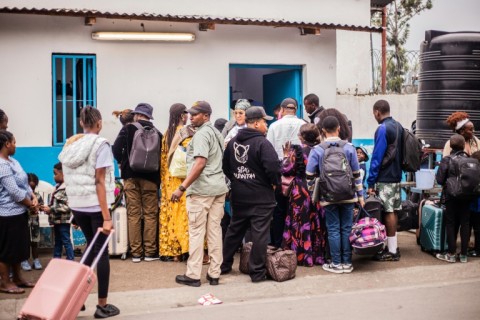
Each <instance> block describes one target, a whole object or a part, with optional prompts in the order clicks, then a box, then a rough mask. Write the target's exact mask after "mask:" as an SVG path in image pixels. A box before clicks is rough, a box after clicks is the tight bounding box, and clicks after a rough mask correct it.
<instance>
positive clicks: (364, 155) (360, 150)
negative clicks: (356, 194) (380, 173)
mask: <svg viewBox="0 0 480 320" xmlns="http://www.w3.org/2000/svg"><path fill="white" fill-rule="evenodd" d="M355 150H356V151H357V159H358V165H359V166H360V176H361V177H362V185H363V189H364V190H365V189H366V188H365V180H366V179H367V175H366V172H367V165H366V164H365V163H366V162H367V161H368V159H369V157H368V151H367V149H365V147H361V146H360V147H356V148H355Z"/></svg>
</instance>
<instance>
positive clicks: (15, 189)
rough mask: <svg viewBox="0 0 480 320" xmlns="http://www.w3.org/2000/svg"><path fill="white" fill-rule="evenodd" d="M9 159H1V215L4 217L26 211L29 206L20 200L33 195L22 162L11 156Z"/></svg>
mask: <svg viewBox="0 0 480 320" xmlns="http://www.w3.org/2000/svg"><path fill="white" fill-rule="evenodd" d="M9 160H10V161H7V160H4V159H0V216H2V217H10V216H15V215H20V214H23V213H25V212H26V211H27V207H26V206H25V205H23V204H21V203H19V202H20V201H22V200H23V199H25V198H27V197H31V194H32V189H31V188H30V186H29V184H28V177H27V174H26V173H25V171H23V169H22V166H21V165H20V163H19V162H18V161H17V160H15V159H13V158H11V157H9Z"/></svg>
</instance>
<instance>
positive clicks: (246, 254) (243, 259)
mask: <svg viewBox="0 0 480 320" xmlns="http://www.w3.org/2000/svg"><path fill="white" fill-rule="evenodd" d="M252 245H253V243H252V242H247V243H244V244H243V247H242V252H241V253H240V264H239V265H238V268H239V269H240V272H241V273H244V274H248V260H250V251H252Z"/></svg>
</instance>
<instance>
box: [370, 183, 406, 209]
mask: <svg viewBox="0 0 480 320" xmlns="http://www.w3.org/2000/svg"><path fill="white" fill-rule="evenodd" d="M376 187H377V192H378V197H379V198H380V199H381V200H382V201H383V210H384V211H385V212H394V211H398V210H401V209H402V199H401V197H400V183H399V182H396V183H384V182H377V184H376Z"/></svg>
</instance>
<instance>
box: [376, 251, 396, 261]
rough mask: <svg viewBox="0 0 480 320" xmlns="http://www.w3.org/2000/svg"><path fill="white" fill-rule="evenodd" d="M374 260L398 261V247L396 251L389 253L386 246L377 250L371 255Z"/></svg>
mask: <svg viewBox="0 0 480 320" xmlns="http://www.w3.org/2000/svg"><path fill="white" fill-rule="evenodd" d="M373 260H375V261H399V260H400V249H399V248H397V252H396V253H391V252H390V251H388V248H385V249H384V250H383V251H380V252H378V253H377V254H376V255H375V256H373Z"/></svg>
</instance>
